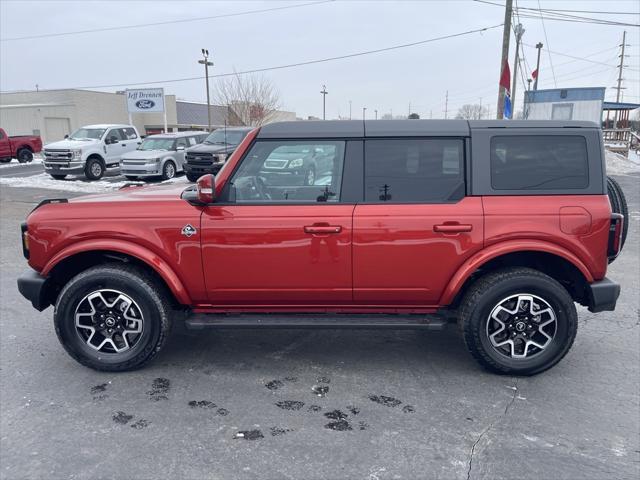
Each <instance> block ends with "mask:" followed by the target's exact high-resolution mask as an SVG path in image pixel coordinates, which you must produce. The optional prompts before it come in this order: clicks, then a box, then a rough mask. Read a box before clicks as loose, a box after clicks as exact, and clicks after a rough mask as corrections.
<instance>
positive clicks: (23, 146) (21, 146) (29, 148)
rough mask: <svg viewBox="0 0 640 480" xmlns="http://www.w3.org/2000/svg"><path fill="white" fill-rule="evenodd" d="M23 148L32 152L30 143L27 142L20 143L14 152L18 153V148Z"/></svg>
mask: <svg viewBox="0 0 640 480" xmlns="http://www.w3.org/2000/svg"><path fill="white" fill-rule="evenodd" d="M24 149H27V150H29V151H30V152H31V153H33V148H32V147H31V145H29V144H28V143H24V144H22V145H20V146H19V147H18V148H16V154H19V153H20V150H24Z"/></svg>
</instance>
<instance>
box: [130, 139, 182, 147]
mask: <svg viewBox="0 0 640 480" xmlns="http://www.w3.org/2000/svg"><path fill="white" fill-rule="evenodd" d="M174 141H175V140H174V139H173V138H147V139H145V140H144V141H143V142H142V145H140V146H139V147H138V150H173V142H174Z"/></svg>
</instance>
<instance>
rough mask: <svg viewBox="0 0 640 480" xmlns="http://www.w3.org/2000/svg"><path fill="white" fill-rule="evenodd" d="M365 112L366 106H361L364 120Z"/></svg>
mask: <svg viewBox="0 0 640 480" xmlns="http://www.w3.org/2000/svg"><path fill="white" fill-rule="evenodd" d="M365 113H367V107H362V120H364V115H365Z"/></svg>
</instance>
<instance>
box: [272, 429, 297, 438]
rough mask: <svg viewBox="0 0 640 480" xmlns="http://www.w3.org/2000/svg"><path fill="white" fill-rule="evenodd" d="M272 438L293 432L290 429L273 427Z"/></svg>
mask: <svg viewBox="0 0 640 480" xmlns="http://www.w3.org/2000/svg"><path fill="white" fill-rule="evenodd" d="M270 430H271V436H272V437H278V436H280V435H284V434H285V433H288V432H291V431H292V430H291V429H290V428H280V427H271V429H270Z"/></svg>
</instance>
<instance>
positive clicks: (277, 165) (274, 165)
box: [264, 160, 287, 169]
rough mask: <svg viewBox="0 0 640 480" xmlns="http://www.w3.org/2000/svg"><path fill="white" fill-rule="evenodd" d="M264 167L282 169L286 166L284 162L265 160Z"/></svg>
mask: <svg viewBox="0 0 640 480" xmlns="http://www.w3.org/2000/svg"><path fill="white" fill-rule="evenodd" d="M264 166H265V167H266V168H278V169H282V168H284V167H286V166H287V161H286V160H267V161H266V162H264Z"/></svg>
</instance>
